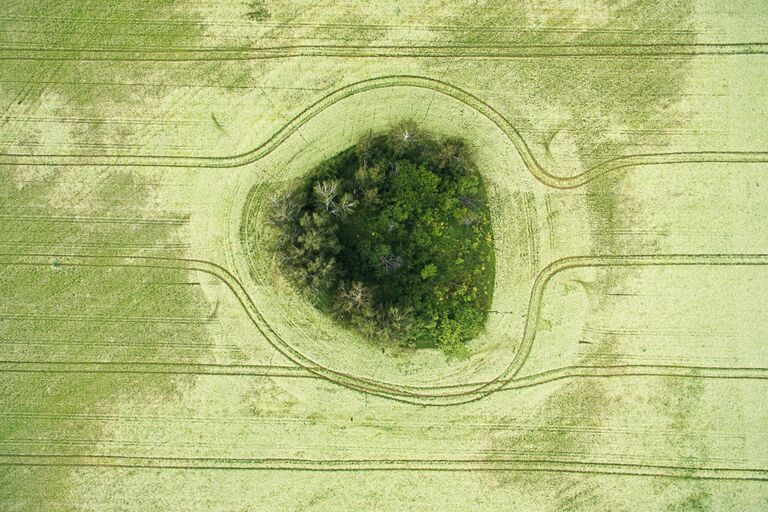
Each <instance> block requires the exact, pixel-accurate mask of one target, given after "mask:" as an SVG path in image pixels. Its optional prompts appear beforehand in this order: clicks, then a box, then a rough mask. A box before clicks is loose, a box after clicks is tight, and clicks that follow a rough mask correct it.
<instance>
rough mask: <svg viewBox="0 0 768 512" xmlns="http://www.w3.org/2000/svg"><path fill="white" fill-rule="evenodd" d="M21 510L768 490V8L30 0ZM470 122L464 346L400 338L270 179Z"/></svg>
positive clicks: (19, 264)
mask: <svg viewBox="0 0 768 512" xmlns="http://www.w3.org/2000/svg"><path fill="white" fill-rule="evenodd" d="M0 112H2V114H1V118H0V246H2V247H0V511H2V512H5V511H49V510H50V511H60V510H61V511H65V510H66V511H69V510H75V511H81V510H94V511H102V510H109V511H111V510H121V511H122V510H135V511H150V510H184V511H187V510H201V511H209V510H217V511H218V510H222V511H262V510H264V511H277V510H318V511H325V510H329V511H330V510H332V511H337V510H354V511H361V510H371V511H387V510H392V511H404V510H419V511H421V510H434V511H440V512H444V511H448V510H451V511H452V510H456V511H469V510H490V511H494V512H500V511H507V510H515V511H517V510H521V511H532V512H537V511H542V512H543V511H558V512H560V511H563V512H565V511H611V512H614V511H637V510H643V511H645V510H647V511H653V512H656V511H669V512H683V511H731V510H733V511H740V512H742V511H744V512H746V511H756V512H759V511H764V510H768V402H766V400H765V396H766V394H767V393H768V316H766V311H768V4H766V3H765V2H764V1H761V0H743V1H735V2H732V1H726V0H679V1H673V0H655V1H650V0H648V1H646V0H634V1H633V0H620V1H608V0H605V1H601V2H595V1H587V0H550V1H547V0H539V1H532V0H526V1H524V2H503V1H493V0H480V1H477V2H475V1H472V2H469V1H458V2H457V1H437V0H427V1H424V2H413V1H409V2H406V1H400V0H385V1H378V2H373V1H368V0H357V1H352V0H348V1H334V2H331V1H312V2H306V1H298V0H292V1H284V0H276V1H271V0H264V1H260V0H257V1H246V0H242V1H237V2H221V1H213V0H196V1H195V2H183V1H181V0H123V1H121V2H106V1H104V0H79V1H75V0H63V1H60V2H53V1H50V0H42V1H39V2H33V1H31V0H4V1H3V2H2V3H1V4H0ZM403 120H412V121H414V122H416V123H418V125H419V126H420V127H423V128H424V129H425V130H427V131H429V132H430V133H435V134H440V136H445V137H459V138H462V139H464V140H466V141H467V142H468V144H469V145H470V146H471V148H472V152H473V157H474V161H475V163H476V164H477V167H478V170H479V172H480V173H481V174H482V176H483V179H484V182H485V187H486V192H487V199H488V206H489V209H490V212H491V215H492V225H493V239H494V250H495V255H494V257H495V262H496V271H495V282H494V288H493V290H494V291H493V300H492V305H491V310H490V311H489V312H488V320H487V323H486V325H485V329H484V331H483V333H482V334H481V335H480V336H479V337H477V338H476V339H474V340H472V341H471V342H469V343H468V344H467V349H468V351H469V357H467V358H464V359H455V358H453V359H449V358H447V357H446V355H445V353H443V352H442V351H440V350H437V349H419V350H409V349H404V348H400V347H397V346H395V345H392V346H386V347H384V348H382V345H381V344H380V343H376V342H374V341H371V340H369V339H366V338H364V337H363V336H362V335H360V334H358V333H357V332H355V331H353V330H350V329H345V328H343V327H340V326H339V325H338V324H336V323H334V322H333V321H332V320H331V319H329V318H328V317H326V316H325V315H323V314H322V313H320V312H319V311H318V310H317V309H316V308H315V307H313V306H312V305H311V304H310V303H309V302H308V301H307V299H306V298H305V297H303V296H302V295H301V294H299V293H298V292H297V291H296V289H295V287H293V286H292V285H291V283H290V282H289V281H288V280H287V279H286V278H285V277H283V276H282V275H281V273H280V267H279V265H278V262H277V260H276V256H275V253H274V252H273V251H270V250H268V248H267V244H268V239H269V236H270V226H269V224H268V216H269V201H268V199H269V197H270V196H271V195H272V194H273V193H275V192H276V191H280V190H284V189H285V188H286V186H287V185H289V184H291V183H295V182H296V181H297V180H300V179H301V178H302V177H305V176H307V174H308V173H310V172H311V170H312V169H314V168H315V167H316V166H317V165H318V164H319V163H320V162H322V161H324V160H326V159H328V158H330V157H331V156H333V155H335V154H338V153H339V152H341V151H343V150H345V149H346V148H349V147H350V146H352V145H354V144H355V142H356V141H357V140H359V138H360V137H361V136H362V135H364V134H366V133H369V132H383V131H384V130H386V129H387V127H389V126H392V125H394V124H396V123H399V122H401V121H403Z"/></svg>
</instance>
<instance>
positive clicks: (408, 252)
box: [271, 123, 495, 354]
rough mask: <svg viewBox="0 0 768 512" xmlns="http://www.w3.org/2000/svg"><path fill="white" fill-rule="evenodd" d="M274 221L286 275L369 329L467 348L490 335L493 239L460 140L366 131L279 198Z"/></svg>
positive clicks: (399, 130)
mask: <svg viewBox="0 0 768 512" xmlns="http://www.w3.org/2000/svg"><path fill="white" fill-rule="evenodd" d="M271 221H272V222H273V224H274V225H275V226H276V227H277V243H276V251H277V253H278V254H279V256H280V261H281V264H282V268H283V271H284V272H285V273H286V275H287V276H288V277H289V278H290V279H291V280H292V281H293V282H294V283H295V284H296V285H297V286H298V287H299V288H301V289H302V290H304V291H305V292H306V293H307V294H308V295H309V296H310V297H311V298H312V299H313V301H314V302H315V303H316V304H317V305H318V307H320V308H321V309H322V310H324V311H326V312H328V313H330V314H332V315H334V316H335V317H336V318H338V319H339V320H340V321H342V322H344V323H345V324H347V325H350V326H352V327H354V328H356V329H358V330H359V331H360V332H362V333H363V334H365V335H366V336H368V337H370V338H372V339H380V340H382V341H392V340H394V341H396V342H399V343H401V344H404V345H408V346H414V347H441V348H443V349H444V350H446V351H447V352H449V353H454V354H460V353H462V351H463V347H464V343H465V342H466V341H468V340H470V339H472V338H474V337H475V336H477V335H478V334H479V333H480V331H481V330H482V328H483V325H484V323H485V319H486V316H487V312H488V309H489V307H490V302H491V297H492V294H493V280H494V270H495V265H494V251H493V234H492V230H491V222H490V214H489V212H488V209H487V207H486V205H485V190H484V188H483V182H482V180H481V178H480V175H479V174H478V172H477V170H476V169H475V166H474V164H473V162H472V160H471V158H470V152H469V148H468V147H467V145H466V144H465V143H464V141H463V140H461V139H455V138H444V139H436V138H433V137H431V136H429V135H428V134H426V133H423V132H420V131H419V130H417V128H416V127H415V126H414V125H413V124H412V123H402V124H399V125H397V126H395V127H393V128H392V129H391V130H390V131H389V132H388V133H386V134H383V135H377V136H374V135H369V136H366V137H364V138H363V139H361V140H360V141H359V142H358V143H357V145H356V146H355V147H352V148H349V149H347V150H346V151H343V152H341V153H339V154H338V155H336V156H334V157H333V158H331V159H329V160H326V161H325V162H323V163H322V164H320V165H319V166H318V167H317V168H316V169H315V170H314V171H313V172H312V173H311V174H310V175H309V177H308V178H307V179H306V181H305V182H304V183H303V184H302V185H301V186H300V187H298V188H297V189H296V190H292V191H290V192H287V193H283V194H281V195H277V196H275V197H273V198H272V210H271Z"/></svg>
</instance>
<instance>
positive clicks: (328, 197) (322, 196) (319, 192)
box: [312, 179, 339, 211]
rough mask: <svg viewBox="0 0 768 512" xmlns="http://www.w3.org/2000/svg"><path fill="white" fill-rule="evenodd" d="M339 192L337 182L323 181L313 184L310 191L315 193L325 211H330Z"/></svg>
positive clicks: (334, 180)
mask: <svg viewBox="0 0 768 512" xmlns="http://www.w3.org/2000/svg"><path fill="white" fill-rule="evenodd" d="M338 190H339V181H338V180H336V179H333V180H324V181H318V182H317V183H315V185H314V187H313V188H312V191H313V192H314V193H315V197H316V198H317V200H318V201H319V202H320V204H322V205H323V206H324V207H325V211H331V206H332V205H333V200H334V199H335V198H336V194H338Z"/></svg>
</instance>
